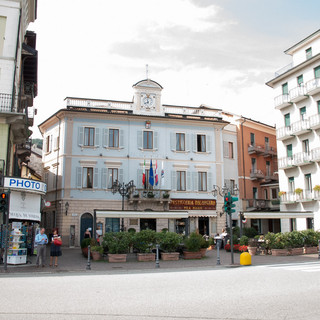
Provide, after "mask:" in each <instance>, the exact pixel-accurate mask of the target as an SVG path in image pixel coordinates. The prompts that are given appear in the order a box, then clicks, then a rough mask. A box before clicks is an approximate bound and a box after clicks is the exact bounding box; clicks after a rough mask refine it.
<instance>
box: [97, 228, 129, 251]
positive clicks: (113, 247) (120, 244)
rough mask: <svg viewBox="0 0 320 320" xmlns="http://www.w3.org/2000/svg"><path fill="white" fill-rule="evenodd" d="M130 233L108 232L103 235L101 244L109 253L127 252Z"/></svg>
mask: <svg viewBox="0 0 320 320" xmlns="http://www.w3.org/2000/svg"><path fill="white" fill-rule="evenodd" d="M131 241H132V235H131V233H129V232H108V233H105V235H104V236H103V242H102V245H103V247H104V248H107V249H108V252H109V253H111V254H121V253H128V250H129V245H130V243H131Z"/></svg>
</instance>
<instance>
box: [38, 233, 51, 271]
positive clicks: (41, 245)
mask: <svg viewBox="0 0 320 320" xmlns="http://www.w3.org/2000/svg"><path fill="white" fill-rule="evenodd" d="M45 231H46V230H45V228H42V229H41V230H40V233H38V234H37V235H36V238H35V244H36V245H37V262H36V265H37V268H39V266H40V264H41V265H42V267H45V262H46V246H47V243H48V237H47V235H46V234H45Z"/></svg>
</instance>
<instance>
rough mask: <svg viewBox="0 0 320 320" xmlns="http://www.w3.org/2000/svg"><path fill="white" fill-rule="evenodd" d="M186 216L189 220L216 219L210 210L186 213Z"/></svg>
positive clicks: (215, 215) (214, 213) (213, 212)
mask: <svg viewBox="0 0 320 320" xmlns="http://www.w3.org/2000/svg"><path fill="white" fill-rule="evenodd" d="M188 216H189V217H190V218H200V217H208V218H216V217H217V213H216V212H215V211H212V210H192V211H188Z"/></svg>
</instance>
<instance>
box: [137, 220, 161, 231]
mask: <svg viewBox="0 0 320 320" xmlns="http://www.w3.org/2000/svg"><path fill="white" fill-rule="evenodd" d="M146 229H150V230H154V231H157V220H156V219H140V230H146Z"/></svg>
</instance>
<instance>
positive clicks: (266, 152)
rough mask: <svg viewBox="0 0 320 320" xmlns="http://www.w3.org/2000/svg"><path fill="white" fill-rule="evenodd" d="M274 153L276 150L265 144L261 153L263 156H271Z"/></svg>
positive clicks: (275, 153) (274, 154)
mask: <svg viewBox="0 0 320 320" xmlns="http://www.w3.org/2000/svg"><path fill="white" fill-rule="evenodd" d="M276 155H277V150H276V149H274V148H273V147H269V146H266V147H265V148H264V153H263V156H264V157H270V156H271V157H272V156H276Z"/></svg>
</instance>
